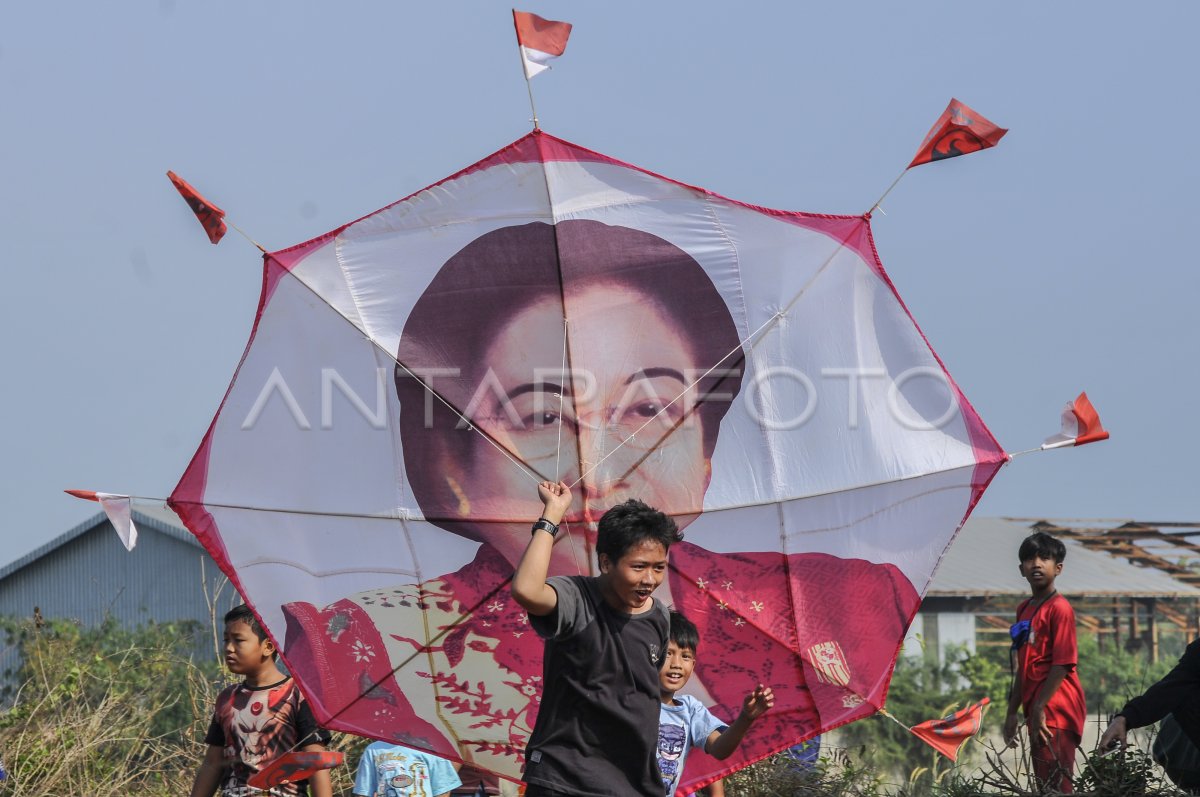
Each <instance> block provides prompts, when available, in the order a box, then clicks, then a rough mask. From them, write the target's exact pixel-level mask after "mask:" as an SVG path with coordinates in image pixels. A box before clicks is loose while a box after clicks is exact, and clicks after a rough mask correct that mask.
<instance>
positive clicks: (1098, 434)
mask: <svg viewBox="0 0 1200 797" xmlns="http://www.w3.org/2000/svg"><path fill="white" fill-rule="evenodd" d="M1107 439H1108V432H1106V431H1105V430H1104V427H1103V426H1101V425H1100V415H1099V414H1098V413H1097V412H1096V408H1095V407H1093V406H1092V402H1090V401H1088V397H1087V393H1080V394H1079V398H1077V399H1075V400H1074V401H1072V402H1069V403H1068V404H1067V406H1066V407H1064V408H1063V414H1062V431H1061V432H1060V433H1058V434H1056V435H1054V436H1052V437H1047V438H1046V442H1044V443H1042V448H1043V449H1047V448H1064V447H1066V446H1082V445H1085V444H1087V443H1095V442H1096V441H1097V440H1107Z"/></svg>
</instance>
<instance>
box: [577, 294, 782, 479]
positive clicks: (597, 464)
mask: <svg viewBox="0 0 1200 797" xmlns="http://www.w3.org/2000/svg"><path fill="white" fill-rule="evenodd" d="M780 315H781V313H776V314H775V315H773V316H771V317H770V318H768V319H767V320H766V321H764V322H763V323H762V326H760V327H759V328H758V329H756V330H754V332H751V333H750V335H749V336H748V337H746V338H744V339H743V340H740V341H738V344H737V345H736V346H734V347H733V348H732V349H730V350H729V352H728V353H727V354H726V355H725V356H724V357H722V358H721V359H720V360H717V362H716V364H714V365H713V366H712V367H711V368H709V369H708V370H707V371H705V372H704V373H702V374H701V375H700V376H698V377H696V379H694V380H693V381H692V382H691V383H690V384H688V385H685V386H684V388H683V390H682V391H681V392H680V393H679V394H678V395H677V396H675V398H673V399H671V400H670V401H668V402H667V403H666V404H664V405H663V406H662V407H661V408H660V409H659V410H658V412H656V413H654V414H653V415H651V416H650V417H649V418H647V419H646V422H645V423H643V424H642V425H641V426H639V427H638V428H636V429H634V430H633V431H632V432H630V433H629V434H628V435H627V436H626V437H625V438H624V439H623V440H621V442H619V443H617V444H616V445H615V446H613V450H612V451H609V452H608V453H607V454H605V455H604V456H602V457H601V458H600V459H598V460H596V461H595V462H594V463H593V464H592V466H591V467H590V468H588V469H587V470H586V471H585V472H583V473H581V474H580V475H579V478H578V479H576V480H575V481H573V482H571V485H570V486H571V487H572V488H573V487H575V485H577V484H579V483H580V482H581V481H583V480H584V479H586V478H587V477H588V476H590V475H592V473H594V472H595V470H596V468H598V467H600V466H601V465H602V464H603V463H604V460H606V459H608V458H609V457H611V456H612V455H613V454H615V453H617V452H618V451H619V450H621V448H622V447H624V445H625V444H626V443H628V442H629V441H630V440H633V439H635V438H636V437H637V436H638V434H639V433H640V432H641V431H642V430H643V429H645V428H646V427H647V426H649V425H650V424H652V423H654V422H655V421H656V420H658V419H659V417H661V416H662V414H663V413H664V412H666V411H667V410H668V409H670V408H671V407H672V406H673V405H674V404H675V403H676V402H678V401H679V400H680V399H682V398H683V397H684V396H686V395H687V394H688V392H689V391H690V390H691V389H692V388H694V387H696V385H698V384H700V383H701V382H702V381H704V380H705V379H707V378H708V376H709V374H711V373H712V372H713V371H715V370H717V368H718V367H719V366H720V365H721V363H723V362H725V361H726V360H728V359H729V358H730V357H732V356H733V355H734V354H736V353H737V352H739V351H741V350H742V346H743V345H745V344H746V343H748V342H749V341H751V340H753V339H754V337H755V336H756V335H758V334H759V333H760V332H762V331H763V330H764V329H765V328H766V327H767V326H768V325H770V324H771V323H772V322H774V321H775V320H776V319H777V318H778V317H779V316H780ZM676 428H678V426H676ZM672 431H674V430H672ZM668 434H670V432H668Z"/></svg>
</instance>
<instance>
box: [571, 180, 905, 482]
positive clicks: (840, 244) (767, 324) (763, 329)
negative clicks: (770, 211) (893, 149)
mask: <svg viewBox="0 0 1200 797" xmlns="http://www.w3.org/2000/svg"><path fill="white" fill-rule="evenodd" d="M903 176H904V175H901V177H903ZM896 179H897V182H898V181H899V178H896ZM893 185H895V183H893ZM889 190H891V189H889ZM865 220H866V219H865V218H864V219H863V221H865ZM845 248H846V239H845V238H843V239H842V240H840V241H838V245H837V247H835V248H834V250H833V251H832V252H831V253H830V254H829V257H827V258H825V262H824V263H822V264H821V267H820V268H818V269H817V270H816V272H815V273H814V274H813V275H812V276H811V277H809V278H808V281H807V282H805V283H804V285H802V286H801V287H800V290H799V291H797V293H796V295H795V296H793V297H792V299H791V301H789V302H788V303H787V304H786V305H785V306H784V308H783V309H782V310H779V311H778V312H776V313H775V314H774V315H772V316H771V317H770V318H768V319H767V320H766V321H764V322H763V323H762V325H761V326H760V327H759V328H758V329H756V330H754V331H753V332H751V333H750V334H749V335H747V336H746V337H745V338H743V339H742V340H740V341H738V344H737V346H735V347H734V348H733V349H731V350H730V351H729V353H728V354H726V355H725V356H724V357H722V358H721V359H720V360H718V361H717V363H716V364H715V365H713V366H712V367H711V368H709V369H708V370H707V371H705V372H704V373H703V374H701V375H700V376H699V377H698V378H697V379H696V380H695V381H693V382H692V383H691V384H689V385H686V386H685V387H684V388H683V390H682V391H681V392H680V393H679V395H677V396H675V398H673V399H671V400H670V401H669V402H667V403H666V404H664V405H663V406H662V408H660V409H659V411H658V412H656V413H654V415H652V416H650V417H649V418H647V419H646V422H645V423H643V424H642V425H641V426H639V427H638V428H637V429H635V430H634V431H633V432H632V433H630V434H629V436H627V437H626V438H625V439H624V440H622V441H621V442H619V443H617V445H615V446H613V450H612V451H609V452H608V453H607V454H605V455H604V456H603V457H601V458H600V459H599V460H597V461H596V462H595V463H594V464H593V465H592V467H590V468H588V469H587V471H586V472H584V473H581V474H580V476H579V478H578V479H576V480H575V481H574V482H572V484H571V487H575V485H577V484H579V483H580V482H581V481H583V480H584V479H585V478H587V477H588V476H590V475H591V474H592V473H594V472H595V470H596V468H598V467H600V465H601V464H602V463H603V462H604V460H606V459H608V458H609V457H611V456H612V455H613V454H615V453H617V451H619V450H620V449H621V448H623V447H624V446H625V444H626V443H628V442H629V441H630V440H633V439H634V438H636V437H637V435H638V433H639V432H641V431H642V430H643V429H645V428H646V427H647V426H649V425H650V424H651V423H653V422H654V421H656V420H658V419H659V417H660V416H661V415H662V414H663V413H664V412H666V411H667V410H668V409H670V408H671V406H673V405H674V404H675V403H676V402H677V401H679V400H680V399H681V398H683V397H684V396H686V395H687V394H688V391H690V390H691V389H692V388H694V387H695V386H696V385H698V384H699V383H700V382H701V381H702V380H703V379H705V378H707V377H708V375H709V374H711V373H712V372H713V371H715V370H716V369H717V367H718V366H719V365H720V364H721V363H723V362H725V361H726V360H728V359H729V358H730V357H732V356H733V355H734V354H735V353H737V352H738V351H741V350H742V347H743V346H745V345H746V344H750V345H751V348H753V344H751V343H750V342H751V341H752V340H754V339H755V338H756V337H761V336H762V335H763V334H765V333H766V332H768V331H769V327H772V326H773V325H774V324H775V323H776V322H778V321H779V320H780V319H782V318H783V317H784V316H785V315H786V314H787V313H789V312H791V310H792V308H793V307H795V305H796V302H798V301H800V299H801V297H803V296H804V294H806V293H807V292H808V289H809V288H811V287H812V286H813V283H814V282H816V281H817V279H819V278H820V276H821V275H822V274H823V273H825V269H827V268H828V267H829V265H830V264H831V263H833V260H834V258H836V257H837V256H838V254H839V253H840V252H841V251H842V250H843V249H845ZM681 425H682V424H679V425H676V427H675V429H678V428H679V426H681ZM675 429H672V430H671V431H670V432H667V434H671V433H672V432H674V431H675ZM665 436H666V435H664V437H665Z"/></svg>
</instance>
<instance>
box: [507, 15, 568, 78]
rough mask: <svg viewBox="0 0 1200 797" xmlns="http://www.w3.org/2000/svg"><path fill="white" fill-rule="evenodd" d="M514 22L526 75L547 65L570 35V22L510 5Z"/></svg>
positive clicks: (534, 73) (559, 51)
mask: <svg viewBox="0 0 1200 797" xmlns="http://www.w3.org/2000/svg"><path fill="white" fill-rule="evenodd" d="M513 24H514V25H515V26H516V28H517V44H519V45H520V46H521V63H523V64H524V65H525V79H526V80H528V79H529V78H531V77H533V76H534V75H536V74H539V73H540V72H542V71H543V70H546V69H549V68H550V63H549V62H550V61H552V60H553V59H555V58H557V57H558V56H560V55H562V54H563V51H565V50H566V49H567V37H569V36H570V35H571V23H570V22H555V21H554V20H552V19H542V18H541V17H539V16H538V15H537V14H530V13H529V12H528V11H517V10H516V9H515V8H514V9H513Z"/></svg>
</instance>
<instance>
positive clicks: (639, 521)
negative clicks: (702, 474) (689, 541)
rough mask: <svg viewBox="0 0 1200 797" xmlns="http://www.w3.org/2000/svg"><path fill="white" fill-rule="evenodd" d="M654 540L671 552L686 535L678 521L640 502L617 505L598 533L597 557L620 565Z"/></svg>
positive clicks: (633, 499)
mask: <svg viewBox="0 0 1200 797" xmlns="http://www.w3.org/2000/svg"><path fill="white" fill-rule="evenodd" d="M646 540H650V541H651V542H658V543H662V547H663V550H670V548H671V543H673V542H682V541H683V532H681V531H680V530H679V527H678V526H676V525H675V520H674V519H673V518H671V517H669V516H667V515H665V514H663V513H662V512H659V511H658V510H657V509H654V508H653V507H650V506H647V505H646V504H644V503H642V502H641V501H639V500H638V499H636V498H630V499H629V500H628V501H626V502H624V503H622V504H617V505H616V506H614V507H612V508H611V509H609V510H608V511H607V512H605V513H604V515H603V517H601V518H600V524H599V526H598V527H597V529H596V555H597V556H599V555H600V554H606V555H607V556H608V559H609V561H611V562H612V563H613V564H616V563H617V562H618V561H620V559H621V557H622V556H624V555H625V554H626V553H628V552H629V549H630V548H632V547H633V546H635V545H637V544H638V543H640V542H643V541H646Z"/></svg>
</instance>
